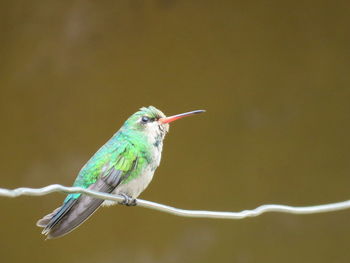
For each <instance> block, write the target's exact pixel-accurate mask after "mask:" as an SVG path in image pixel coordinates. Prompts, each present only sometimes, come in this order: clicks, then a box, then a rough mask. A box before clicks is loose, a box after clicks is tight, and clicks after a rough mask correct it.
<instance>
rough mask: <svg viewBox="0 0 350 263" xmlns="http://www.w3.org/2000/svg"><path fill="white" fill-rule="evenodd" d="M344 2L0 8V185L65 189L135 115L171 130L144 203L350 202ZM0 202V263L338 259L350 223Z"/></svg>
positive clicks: (348, 219) (222, 206)
mask: <svg viewBox="0 0 350 263" xmlns="http://www.w3.org/2000/svg"><path fill="white" fill-rule="evenodd" d="M349 23H350V4H349V2H348V1H317V2H316V1H300V2H298V1H297V2H295V1H282V2H281V1H269V2H261V1H206V0H203V1H180V0H153V1H140V0H132V1H118V0H114V1H81V0H75V1H74V0H73V1H52V0H49V1H43V0H33V1H23V0H22V1H21V0H18V1H1V2H0V32H1V35H0V59H1V64H0V91H1V96H0V120H1V129H0V135H1V136H0V145H1V147H0V159H1V175H0V180H1V182H0V187H6V188H15V187H21V186H27V187H42V186H45V185H48V184H54V183H59V184H63V185H71V183H72V182H73V180H74V178H75V176H76V174H77V173H78V171H79V169H80V168H81V167H82V166H83V164H84V163H85V162H86V161H87V160H88V159H89V157H90V156H91V155H92V154H93V153H94V152H95V151H96V150H97V149H98V148H99V147H100V146H101V145H102V144H104V143H105V142H106V141H107V139H109V137H110V136H111V135H112V134H113V133H114V132H116V131H117V130H118V129H119V127H120V126H121V125H122V124H123V122H124V121H125V119H126V118H127V117H128V116H129V115H130V114H132V113H133V112H135V111H136V110H138V108H140V107H141V106H148V105H154V106H156V107H158V108H160V109H161V110H163V111H164V112H165V113H166V114H177V113H181V112H184V111H189V110H194V109H206V110H207V112H206V113H205V114H203V115H200V116H196V117H193V118H188V119H184V120H181V121H179V122H176V123H174V124H172V127H171V130H170V134H169V135H168V136H167V138H166V141H165V147H164V151H163V159H162V164H161V166H160V167H159V168H158V170H157V172H156V174H155V177H154V180H153V182H152V183H151V185H150V186H149V187H148V189H147V190H146V191H145V192H144V193H143V194H142V195H141V198H143V199H147V200H152V201H156V202H160V203H165V204H169V205H173V206H176V207H181V208H185V209H207V210H223V211H240V210H243V209H252V208H255V207H256V206H259V205H261V204H266V203H280V204H288V205H295V206H304V205H316V204H322V203H329V202H336V201H342V200H347V199H350V176H349V173H350V161H349V158H350V149H349V148H350V138H349V133H350V124H349V115H350V105H349V99H350V88H349V86H350V74H349V69H350V49H349V47H350V34H349V33H350V32H349ZM63 198H64V195H62V194H58V193H57V194H51V195H48V196H43V197H21V198H16V199H7V198H1V199H0V207H1V219H0V222H1V227H0V234H1V237H0V253H1V259H2V262H24V261H25V262H44V261H46V262H52V263H54V262H86V263H90V262H105V263H109V262H124V263H127V262H136V263H148V262H162V263H172V262H184V263H187V262H203V263H205V262H238V263H251V262H269V263H272V262H278V263H279V262H349V257H350V252H349V244H350V211H342V212H334V213H328V214H318V215H304V216H296V215H288V214H277V213H274V214H265V215H262V216H259V217H256V218H250V219H244V220H237V221H228V220H215V219H190V218H180V217H176V216H172V215H168V214H164V213H160V212H156V211H152V210H147V209H143V208H130V207H122V206H115V207H111V208H103V209H100V210H99V211H98V212H97V213H96V214H95V215H94V216H93V217H92V218H91V219H90V220H88V221H87V222H86V223H84V224H83V225H82V226H81V227H79V228H78V229H77V230H75V231H74V232H72V233H71V234H69V235H67V236H65V237H63V238H61V239H57V240H50V241H44V237H43V236H42V235H41V234H40V231H41V230H40V229H39V228H37V227H36V226H35V222H36V221H37V220H38V219H39V218H41V217H42V216H43V215H44V214H47V213H48V212H51V211H52V210H53V209H54V208H56V207H57V206H59V205H60V204H61V202H62V200H63Z"/></svg>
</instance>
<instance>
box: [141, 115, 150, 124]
mask: <svg viewBox="0 0 350 263" xmlns="http://www.w3.org/2000/svg"><path fill="white" fill-rule="evenodd" d="M141 121H142V122H143V123H147V122H149V118H148V117H147V116H143V117H142V118H141Z"/></svg>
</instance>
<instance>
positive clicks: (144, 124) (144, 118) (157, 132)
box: [124, 106, 204, 140]
mask: <svg viewBox="0 0 350 263" xmlns="http://www.w3.org/2000/svg"><path fill="white" fill-rule="evenodd" d="M201 112H204V110H196V111H191V112H186V113H182V114H178V115H173V116H169V117H166V116H165V114H164V113H163V112H161V111H160V110H158V109H157V108H155V107H153V106H149V107H143V108H141V109H140V110H139V111H137V112H136V113H134V114H133V115H131V116H130V117H129V119H127V121H126V122H125V124H124V126H125V127H126V128H127V129H131V130H134V131H139V132H142V133H144V134H146V135H147V136H148V137H150V138H156V139H161V140H162V139H164V136H165V134H166V133H167V132H168V131H169V123H170V122H172V121H175V120H178V119H181V118H183V117H186V116H190V115H193V114H197V113H201Z"/></svg>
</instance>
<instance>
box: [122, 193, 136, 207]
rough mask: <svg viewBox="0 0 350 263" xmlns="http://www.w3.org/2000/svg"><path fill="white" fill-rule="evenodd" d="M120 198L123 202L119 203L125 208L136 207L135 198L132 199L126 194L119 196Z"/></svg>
mask: <svg viewBox="0 0 350 263" xmlns="http://www.w3.org/2000/svg"><path fill="white" fill-rule="evenodd" d="M120 195H121V196H122V197H124V200H123V201H122V202H121V204H122V205H126V206H136V205H137V202H136V199H135V198H132V197H130V196H128V195H126V194H120Z"/></svg>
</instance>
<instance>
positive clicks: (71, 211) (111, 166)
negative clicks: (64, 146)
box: [37, 146, 138, 238]
mask: <svg viewBox="0 0 350 263" xmlns="http://www.w3.org/2000/svg"><path fill="white" fill-rule="evenodd" d="M106 154H108V155H109V158H107V159H106V157H105V156H104V157H103V158H104V159H105V160H104V161H107V162H103V163H104V165H103V166H102V165H100V166H99V168H96V165H95V166H93V165H91V164H90V162H95V161H99V160H97V159H98V158H97V157H98V152H97V153H96V154H95V155H97V157H96V156H94V157H93V158H91V160H90V161H89V162H88V163H87V165H85V167H84V168H83V169H82V171H81V173H80V174H79V176H78V178H77V180H76V182H75V183H74V185H75V186H83V187H84V186H85V187H86V188H88V189H91V190H94V191H99V192H105V193H111V192H113V190H114V189H115V188H116V187H117V186H118V185H119V184H120V183H121V182H122V181H123V180H124V179H125V178H127V177H128V175H129V174H130V173H131V171H132V170H133V169H134V168H135V167H134V166H135V165H136V164H137V158H138V157H137V155H136V152H135V149H134V148H133V147H132V146H127V147H122V149H119V150H118V151H117V152H111V153H106ZM89 169H91V170H90V174H89ZM96 172H99V175H98V176H96V175H95V174H94V173H96ZM81 174H83V175H85V176H82V175H81ZM94 177H97V178H96V179H95V180H94ZM103 202H104V200H102V199H98V198H94V197H90V196H87V195H83V194H70V195H68V196H67V198H66V200H65V202H64V204H63V205H62V206H61V207H60V208H59V209H56V210H55V211H54V212H53V213H51V214H49V215H47V216H45V217H44V218H42V219H41V220H39V221H38V222H37V225H38V226H41V227H44V230H43V234H46V235H47V236H48V238H56V237H59V236H62V235H65V234H67V233H68V232H70V231H72V230H73V229H74V228H76V227H78V226H79V225H80V224H82V223H83V222H84V221H85V220H86V219H88V218H89V216H91V215H92V214H93V213H94V212H95V211H96V210H97V208H98V207H99V206H100V205H101V204H102V203H103Z"/></svg>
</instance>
